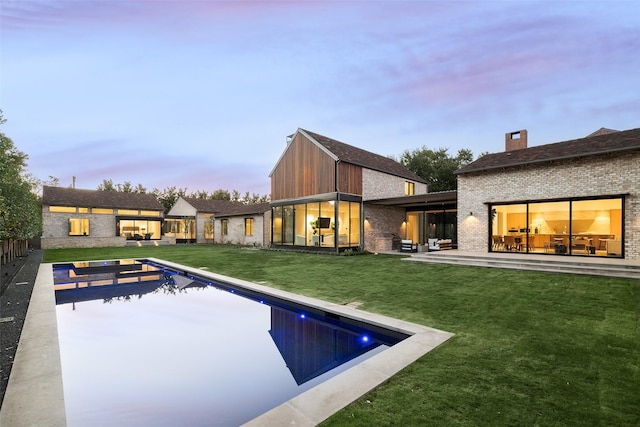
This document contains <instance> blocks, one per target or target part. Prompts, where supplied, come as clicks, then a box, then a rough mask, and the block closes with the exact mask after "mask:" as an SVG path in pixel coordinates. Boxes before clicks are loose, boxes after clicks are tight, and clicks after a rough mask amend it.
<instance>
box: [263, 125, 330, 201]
mask: <svg viewBox="0 0 640 427" xmlns="http://www.w3.org/2000/svg"><path fill="white" fill-rule="evenodd" d="M335 168H336V162H335V160H334V159H333V158H332V157H331V156H330V155H329V154H327V153H326V152H325V151H323V150H322V149H320V147H318V146H317V145H315V144H314V143H312V142H311V141H309V140H308V139H307V138H305V137H304V136H303V135H301V134H300V133H298V134H297V135H296V137H295V138H294V140H293V141H291V142H290V143H289V145H288V146H287V149H286V150H285V153H284V154H283V156H282V158H281V159H280V161H279V162H278V165H277V166H276V168H275V169H274V170H273V173H272V174H271V200H282V199H294V198H298V197H305V196H312V195H314V194H323V193H331V192H334V191H336V185H335V183H336V172H335Z"/></svg>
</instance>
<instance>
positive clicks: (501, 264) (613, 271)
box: [394, 250, 640, 279]
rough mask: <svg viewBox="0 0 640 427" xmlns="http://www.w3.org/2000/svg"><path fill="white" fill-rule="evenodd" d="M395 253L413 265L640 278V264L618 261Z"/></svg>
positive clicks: (471, 254) (458, 253) (530, 256)
mask: <svg viewBox="0 0 640 427" xmlns="http://www.w3.org/2000/svg"><path fill="white" fill-rule="evenodd" d="M394 253H395V254H400V255H405V256H407V258H404V260H406V261H414V262H428V263H434V264H436V263H437V264H454V265H469V266H477V267H494V268H509V269H516V270H535V271H546V272H552V273H570V274H584V275H590V276H607V277H623V278H630V279H640V261H633V260H626V259H619V258H605V257H587V256H585V257H579V256H558V255H533V254H517V253H499V252H487V253H475V252H463V251H459V250H450V251H438V252H421V253H413V254H407V253H398V252H394Z"/></svg>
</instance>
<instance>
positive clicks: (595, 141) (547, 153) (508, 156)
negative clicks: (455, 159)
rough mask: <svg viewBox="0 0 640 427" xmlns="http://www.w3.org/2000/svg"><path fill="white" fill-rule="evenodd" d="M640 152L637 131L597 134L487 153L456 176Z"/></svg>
mask: <svg viewBox="0 0 640 427" xmlns="http://www.w3.org/2000/svg"><path fill="white" fill-rule="evenodd" d="M631 150H640V128H637V129H630V130H625V131H620V132H606V133H599V132H596V133H595V134H594V135H593V136H588V137H585V138H580V139H573V140H570V141H563V142H556V143H553V144H546V145H538V146H535V147H529V148H523V149H521V150H513V151H505V152H502V153H495V154H487V155H486V156H483V157H480V158H479V159H478V160H476V161H475V162H472V163H469V164H468V165H466V166H464V167H462V168H460V169H458V170H457V171H456V173H457V174H459V175H461V174H465V173H470V172H480V171H486V170H492V169H503V168H508V167H514V166H520V165H528V164H534V163H542V162H550V161H555V160H565V159H572V158H578V157H585V156H595V155H599V154H607V153H615V152H621V151H631Z"/></svg>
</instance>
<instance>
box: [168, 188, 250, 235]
mask: <svg viewBox="0 0 640 427" xmlns="http://www.w3.org/2000/svg"><path fill="white" fill-rule="evenodd" d="M238 206H244V205H243V204H242V203H240V202H232V201H229V200H215V199H200V198H194V197H180V198H178V200H177V201H176V203H175V204H174V205H173V206H172V207H171V209H170V210H169V212H167V215H166V217H165V222H164V227H163V232H164V235H165V236H171V237H174V238H175V239H176V242H177V243H213V242H215V241H216V239H215V218H216V215H217V214H219V213H220V212H225V211H231V210H233V209H235V208H236V207H238Z"/></svg>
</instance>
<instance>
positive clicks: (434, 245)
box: [427, 239, 440, 252]
mask: <svg viewBox="0 0 640 427" xmlns="http://www.w3.org/2000/svg"><path fill="white" fill-rule="evenodd" d="M427 242H428V243H429V246H427V251H429V252H433V251H439V250H440V244H439V243H438V239H428V240H427Z"/></svg>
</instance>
